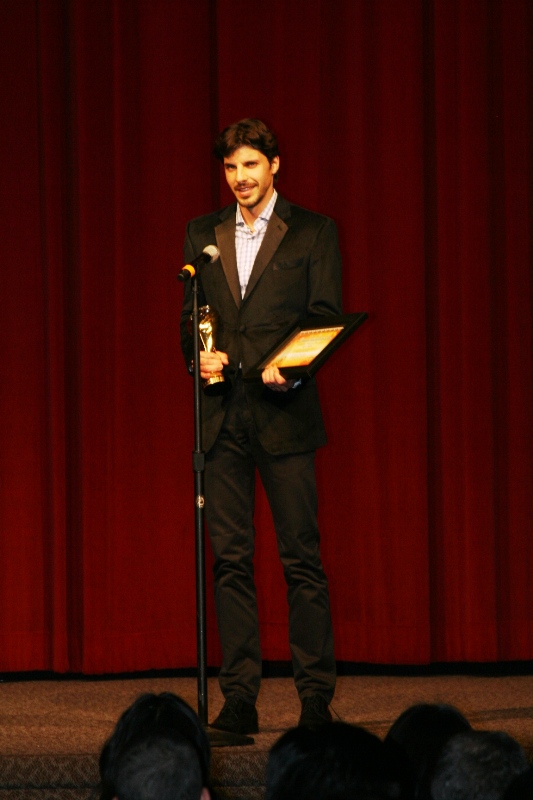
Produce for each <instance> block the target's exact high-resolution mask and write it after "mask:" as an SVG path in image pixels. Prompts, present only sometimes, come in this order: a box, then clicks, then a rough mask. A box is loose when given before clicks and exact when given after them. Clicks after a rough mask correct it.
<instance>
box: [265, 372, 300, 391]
mask: <svg viewBox="0 0 533 800" xmlns="http://www.w3.org/2000/svg"><path fill="white" fill-rule="evenodd" d="M261 377H262V379H263V383H264V384H265V386H268V388H269V389H272V391H273V392H288V391H289V389H292V387H293V386H294V384H295V383H296V381H294V380H292V379H291V380H287V379H286V378H284V377H283V375H282V374H281V372H280V371H279V369H278V368H277V367H267V368H266V369H264V370H263V374H262V376H261Z"/></svg>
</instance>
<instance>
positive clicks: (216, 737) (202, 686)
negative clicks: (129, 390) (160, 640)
mask: <svg viewBox="0 0 533 800" xmlns="http://www.w3.org/2000/svg"><path fill="white" fill-rule="evenodd" d="M191 280H192V301H193V304H192V336H193V359H194V371H193V378H194V450H193V454H192V468H193V472H194V527H195V546H196V650H197V661H198V716H199V717H200V721H201V722H202V724H203V725H204V726H208V722H207V719H208V713H207V712H208V701H207V633H206V602H205V597H206V592H205V537H204V505H205V497H204V472H205V453H204V451H203V449H202V405H201V392H202V388H201V377H200V369H199V365H200V314H199V309H198V294H199V286H198V278H197V275H196V274H194V275H193V276H192V278H191ZM207 735H208V738H209V741H210V743H211V746H212V747H224V746H236V745H246V744H253V743H254V740H253V738H252V737H250V736H245V735H244V734H237V733H230V732H229V731H219V730H217V729H215V728H209V727H208V728H207Z"/></svg>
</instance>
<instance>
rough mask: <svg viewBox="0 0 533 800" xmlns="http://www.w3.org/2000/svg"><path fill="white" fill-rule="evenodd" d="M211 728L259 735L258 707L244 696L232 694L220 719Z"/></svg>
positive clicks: (224, 706)
mask: <svg viewBox="0 0 533 800" xmlns="http://www.w3.org/2000/svg"><path fill="white" fill-rule="evenodd" d="M211 727H212V728H216V729H217V730H219V731H228V732H229V733H244V734H246V733H258V731H259V724H258V721H257V710H256V707H255V705H254V704H253V703H251V702H250V701H249V700H245V698H244V697H242V695H240V694H232V695H230V696H229V697H228V698H227V700H226V702H225V703H224V705H223V706H222V711H221V712H220V714H219V715H218V717H217V718H216V719H215V720H213V722H212V723H211Z"/></svg>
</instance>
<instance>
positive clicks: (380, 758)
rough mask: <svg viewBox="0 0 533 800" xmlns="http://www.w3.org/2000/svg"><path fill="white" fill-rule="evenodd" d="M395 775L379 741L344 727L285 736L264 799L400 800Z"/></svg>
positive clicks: (271, 761)
mask: <svg viewBox="0 0 533 800" xmlns="http://www.w3.org/2000/svg"><path fill="white" fill-rule="evenodd" d="M401 796H402V794H401V785H400V780H399V777H398V776H397V775H396V774H395V772H394V769H393V767H392V765H391V761H390V760H389V759H388V757H387V754H386V752H385V748H384V745H383V742H381V741H380V739H378V737H377V736H374V734H372V733H370V732H369V731H366V730H365V729H364V728H360V727H357V726H353V725H348V724H347V723H343V722H329V723H326V724H325V725H322V726H321V727H320V728H319V729H318V730H316V731H312V730H309V729H307V728H304V727H298V728H292V729H291V730H289V731H287V733H285V734H284V735H283V736H281V738H280V739H278V741H277V742H276V743H275V744H274V746H273V747H272V749H271V751H270V754H269V757H268V763H267V770H266V794H265V800H309V798H313V800H399V798H401Z"/></svg>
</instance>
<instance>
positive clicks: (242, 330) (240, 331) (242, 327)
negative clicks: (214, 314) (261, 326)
mask: <svg viewBox="0 0 533 800" xmlns="http://www.w3.org/2000/svg"><path fill="white" fill-rule="evenodd" d="M245 330H246V325H241V326H240V327H239V333H244V331H245Z"/></svg>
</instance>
